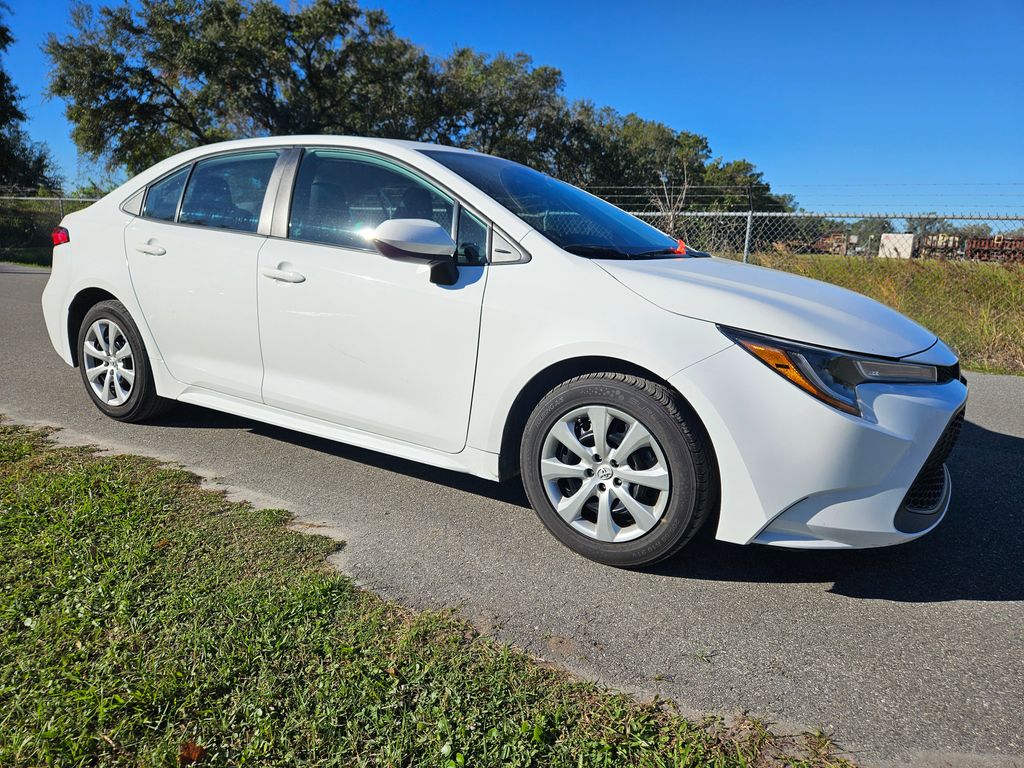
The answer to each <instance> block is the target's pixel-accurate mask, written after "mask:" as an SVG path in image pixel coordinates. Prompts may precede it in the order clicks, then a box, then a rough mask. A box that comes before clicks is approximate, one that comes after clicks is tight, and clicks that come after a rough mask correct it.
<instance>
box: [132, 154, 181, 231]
mask: <svg viewBox="0 0 1024 768" xmlns="http://www.w3.org/2000/svg"><path fill="white" fill-rule="evenodd" d="M188 171H189V169H188V167H186V168H182V169H181V170H180V171H176V172H175V173H172V174H171V175H170V176H168V177H167V178H165V179H161V180H160V181H158V182H157V183H156V184H154V185H153V186H152V187H150V188H149V192H148V193H147V194H146V205H145V207H144V208H143V209H142V215H143V216H146V217H148V218H150V219H162V220H163V221H174V215H175V214H176V213H177V212H178V201H179V200H181V190H182V188H183V187H184V186H185V180H186V179H187V178H188Z"/></svg>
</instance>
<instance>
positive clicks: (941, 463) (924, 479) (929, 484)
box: [896, 409, 964, 533]
mask: <svg viewBox="0 0 1024 768" xmlns="http://www.w3.org/2000/svg"><path fill="white" fill-rule="evenodd" d="M963 426H964V411H963V409H961V410H960V411H959V412H957V414H956V415H955V416H954V417H953V418H952V419H950V422H949V424H948V425H947V426H946V429H945V430H944V431H943V433H942V435H941V436H940V437H939V440H938V442H937V443H936V444H935V447H934V448H933V449H932V452H931V454H929V456H928V459H927V460H926V461H925V463H924V466H923V467H922V468H921V471H920V472H919V473H918V475H917V478H916V479H915V480H914V484H913V485H911V486H910V490H909V491H907V495H906V496H905V497H904V499H903V504H901V505H900V509H899V512H898V513H897V514H896V527H897V528H898V529H899V530H901V531H904V532H906V533H916V530H924V528H927V527H928V526H929V525H930V524H931V522H930V521H929V520H928V518H927V517H926V516H927V515H931V514H934V513H935V512H936V511H938V508H939V506H940V505H941V503H942V501H943V497H944V494H945V493H946V468H945V464H946V459H948V458H949V454H950V453H952V451H953V446H955V445H956V441H957V438H959V437H960V430H962V429H963ZM908 512H909V513H913V515H912V516H911V517H908V515H907V513H908ZM914 518H918V519H916V520H915V519H914ZM919 526H921V527H919ZM914 528H916V530H908V529H914Z"/></svg>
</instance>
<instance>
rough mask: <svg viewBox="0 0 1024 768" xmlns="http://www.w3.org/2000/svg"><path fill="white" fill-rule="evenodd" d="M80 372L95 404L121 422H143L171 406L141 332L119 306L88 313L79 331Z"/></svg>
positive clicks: (112, 303) (116, 303) (109, 304)
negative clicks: (158, 389) (156, 381)
mask: <svg viewBox="0 0 1024 768" xmlns="http://www.w3.org/2000/svg"><path fill="white" fill-rule="evenodd" d="M78 369H79V370H80V371H81V373H82V381H83V382H84V383H85V390H86V392H88V393H89V397H90V398H91V399H92V401H93V404H94V405H95V406H96V407H97V408H99V409H100V410H101V411H103V413H105V414H106V415H107V416H110V417H111V418H112V419H117V420H118V421H132V422H135V421H144V420H146V419H149V418H152V417H153V416H156V415H157V414H159V413H162V412H163V411H165V410H167V408H168V407H170V405H172V404H173V401H171V400H167V399H165V398H162V397H160V396H159V395H157V393H156V386H155V385H154V384H153V373H152V371H151V369H150V367H149V357H148V356H147V354H146V347H145V344H143V342H142V337H141V336H140V335H139V329H138V328H137V327H136V325H135V322H134V321H133V320H132V318H131V316H130V315H129V314H128V310H127V309H125V307H124V305H123V304H122V303H121V302H119V301H113V300H112V301H103V302H100V303H99V304H97V305H96V306H94V307H93V308H92V309H90V310H89V311H88V312H87V313H86V315H85V318H84V319H83V320H82V326H81V328H80V329H79V331H78Z"/></svg>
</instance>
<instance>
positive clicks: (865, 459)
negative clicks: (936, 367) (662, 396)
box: [670, 347, 967, 549]
mask: <svg viewBox="0 0 1024 768" xmlns="http://www.w3.org/2000/svg"><path fill="white" fill-rule="evenodd" d="M670 383H672V384H673V386H675V387H676V388H677V389H678V390H679V391H680V393H681V394H682V395H683V396H684V397H686V398H687V399H688V400H689V401H690V403H691V405H693V407H694V408H695V409H696V411H697V413H698V414H699V415H700V417H701V418H702V419H703V421H704V424H705V426H706V427H707V429H708V432H709V435H710V437H711V442H712V445H713V446H714V449H715V455H716V460H717V463H718V467H719V475H720V479H721V514H720V516H719V525H718V531H717V536H718V538H719V539H722V540H725V541H732V542H736V543H741V544H747V543H759V544H768V545H772V546H781V547H795V548H804V549H820V548H833V549H834V548H862V547H878V546H886V545H890V544H899V543H901V542H905V541H909V540H911V539H914V538H917V537H918V536H922V535H924V534H925V533H927V532H928V531H930V530H932V529H933V528H934V527H935V526H936V525H937V524H938V523H939V522H940V521H941V519H942V518H943V516H944V515H945V513H946V511H947V509H948V508H949V503H950V496H951V484H950V481H949V473H948V471H946V469H945V467H944V461H945V458H946V456H948V453H949V449H951V448H952V444H951V443H952V442H953V441H955V437H956V436H955V434H954V435H952V441H950V440H949V439H948V438H949V437H950V431H951V430H953V431H958V430H957V427H958V425H959V423H960V419H961V414H962V412H963V409H964V405H965V402H966V399H967V387H966V386H965V385H964V383H963V382H961V381H950V382H947V383H945V384H922V385H915V384H863V385H861V386H860V387H858V396H859V398H860V404H861V410H862V413H863V415H862V416H852V415H849V414H846V413H842V412H840V411H837V410H835V409H833V408H830V407H829V406H827V405H825V404H823V403H821V402H820V401H818V400H816V399H815V398H813V397H811V396H809V395H808V394H806V393H804V392H803V391H801V390H800V389H798V388H797V387H795V386H793V385H792V384H790V383H789V382H788V381H786V380H785V379H783V378H782V377H781V376H779V375H777V374H775V373H773V372H772V371H771V370H769V369H768V368H767V367H766V366H765V365H763V364H762V363H760V362H759V361H757V360H755V359H754V358H753V357H752V356H751V355H749V354H748V353H747V352H745V351H744V350H742V349H741V348H739V347H730V348H729V349H726V350H724V351H722V352H720V353H718V354H717V355H714V356H712V357H710V358H707V359H706V360H703V361H701V362H700V363H698V364H696V365H694V366H691V367H690V368H687V369H685V370H683V371H681V372H680V373H679V374H677V375H676V376H674V377H672V379H671V380H670ZM946 443H950V444H949V445H946ZM940 448H942V449H943V452H942V454H941V455H936V454H935V452H936V451H938V450H939V449H940ZM930 460H931V461H930ZM926 465H927V466H926ZM926 468H927V469H928V470H929V472H930V474H929V475H928V478H927V480H928V481H929V483H930V485H929V488H928V490H929V494H928V495H927V499H928V500H931V501H934V504H933V505H932V506H929V507H922V506H921V502H920V499H918V500H917V501H918V503H917V506H916V507H913V508H908V506H907V504H906V503H905V502H907V501H908V499H909V494H910V491H911V488H912V487H915V482H917V481H919V479H920V478H921V476H922V471H923V470H925V469H926ZM937 478H938V479H939V480H941V484H940V485H939V486H938V487H937V489H936V487H935V483H936V482H937ZM922 482H924V481H922ZM916 487H917V488H918V489H920V487H921V484H920V483H919V484H918V486H916ZM936 490H937V492H936ZM932 497H934V498H932ZM920 498H926V497H925V496H921V497H920Z"/></svg>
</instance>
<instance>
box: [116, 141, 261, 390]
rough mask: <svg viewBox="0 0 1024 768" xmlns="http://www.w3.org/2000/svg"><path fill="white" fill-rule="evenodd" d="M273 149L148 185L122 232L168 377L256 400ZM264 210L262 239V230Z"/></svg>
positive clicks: (210, 162) (204, 164)
mask: <svg viewBox="0 0 1024 768" xmlns="http://www.w3.org/2000/svg"><path fill="white" fill-rule="evenodd" d="M280 154H281V152H280V151H277V150H263V151H256V152H241V153H235V154H228V155H222V156H215V157H211V158H208V159H205V160H200V161H198V162H197V163H194V164H192V165H190V166H187V167H185V168H182V169H180V170H178V171H175V172H174V173H172V174H170V175H168V176H166V177H164V178H163V179H161V180H158V181H157V182H155V183H154V184H153V185H152V186H151V187H150V188H149V189H148V190H147V193H146V198H145V201H144V203H143V207H142V214H141V216H139V217H137V218H135V219H134V220H133V221H132V222H131V223H130V224H129V225H128V227H127V228H126V229H125V233H124V238H125V243H124V244H125V251H126V253H127V256H128V266H129V270H130V272H131V277H132V284H133V285H134V287H135V294H136V298H137V299H138V301H139V305H140V306H141V307H142V311H143V315H144V318H145V322H146V323H147V324H148V325H149V329H150V332H151V333H152V335H153V338H154V340H155V341H156V344H157V347H158V350H159V355H160V356H161V357H162V358H163V361H164V363H165V364H166V366H167V369H168V370H169V371H170V373H171V375H172V376H174V377H175V378H176V379H178V380H179V381H181V382H183V383H185V384H189V385H192V386H195V387H202V388H204V389H210V390H215V391H218V392H222V393H225V394H229V395H234V396H237V397H243V398H247V399H250V400H257V401H258V400H259V399H260V385H261V382H262V378H263V362H262V359H261V357H260V343H259V324H258V320H257V316H256V259H257V254H258V253H259V250H260V247H261V246H262V245H263V244H264V243H265V242H266V236H265V234H259V232H258V231H257V230H258V229H259V222H260V216H261V212H262V211H263V207H264V198H265V197H266V191H267V188H268V186H269V181H270V177H271V174H272V172H273V169H274V166H275V163H276V162H277V160H278V157H279V155H280ZM269 207H270V206H269V205H268V206H267V208H268V216H267V218H266V232H269V227H270V224H269Z"/></svg>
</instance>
